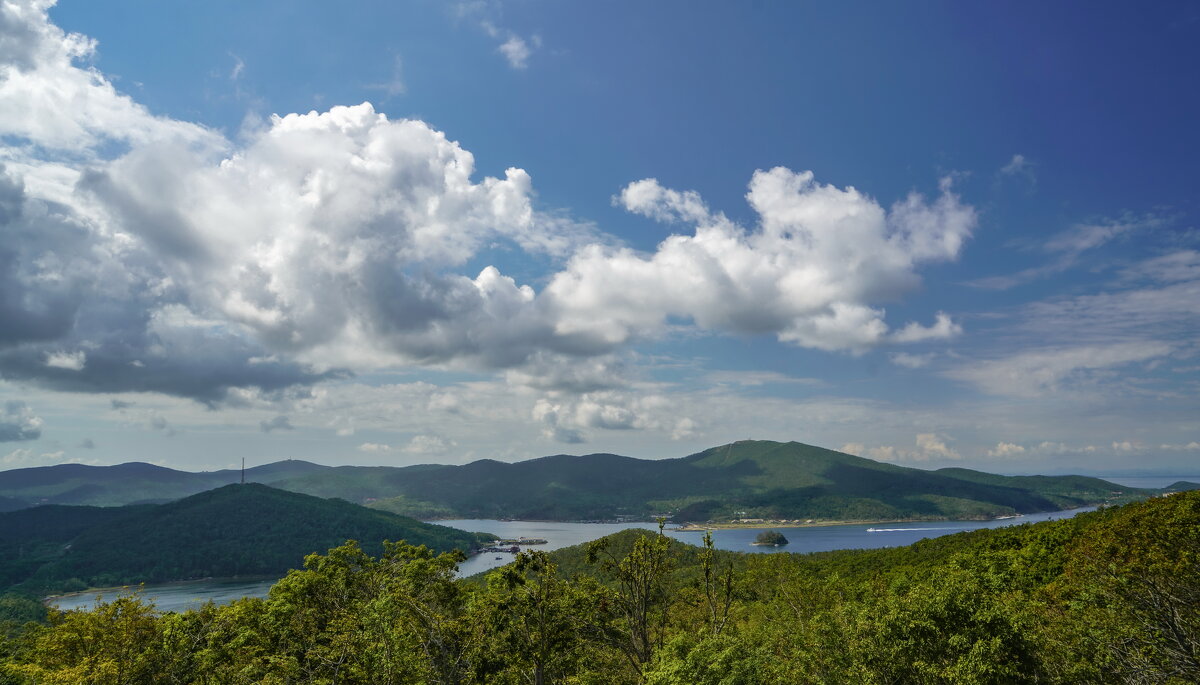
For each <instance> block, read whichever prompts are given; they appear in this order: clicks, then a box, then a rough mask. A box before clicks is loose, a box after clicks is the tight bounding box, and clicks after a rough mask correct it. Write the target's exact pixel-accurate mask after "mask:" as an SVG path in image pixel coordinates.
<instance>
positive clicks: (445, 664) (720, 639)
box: [0, 492, 1200, 685]
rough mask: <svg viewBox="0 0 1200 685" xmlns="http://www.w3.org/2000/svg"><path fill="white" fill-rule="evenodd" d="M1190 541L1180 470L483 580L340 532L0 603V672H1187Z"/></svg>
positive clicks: (795, 677) (586, 677)
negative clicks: (824, 532) (155, 576)
mask: <svg viewBox="0 0 1200 685" xmlns="http://www.w3.org/2000/svg"><path fill="white" fill-rule="evenodd" d="M1197 559H1200V492H1184V493H1178V494H1174V495H1170V496H1167V497H1155V498H1152V499H1149V500H1146V501H1143V502H1138V503H1134V504H1129V505H1126V506H1121V507H1108V508H1104V509H1102V510H1099V511H1094V512H1089V513H1085V514H1081V515H1078V516H1076V517H1073V518H1069V519H1062V520H1058V521H1047V522H1043V523H1037V524H1032V525H1020V526H1008V527H1003V528H998V529H993V530H987V529H984V530H976V531H972V532H967V533H960V534H957V535H947V536H944V537H939V538H935V539H929V540H923V541H921V542H919V543H917V544H915V545H910V546H908V547H899V548H893V549H880V550H861V551H841V552H827V553H822V554H811V555H804V554H786V553H782V554H744V553H736V552H719V551H715V550H708V549H701V548H697V547H694V546H691V545H686V544H683V543H680V542H678V541H674V540H672V539H671V538H670V537H668V536H665V535H657V534H655V533H651V532H647V531H641V530H637V531H634V530H628V531H624V532H623V533H619V534H617V535H615V536H611V537H609V538H606V539H602V540H598V541H594V542H592V543H589V544H587V545H583V546H579V547H575V548H567V549H561V550H556V551H554V552H551V553H549V554H545V553H541V552H536V551H535V552H527V553H522V554H521V555H519V556H518V557H517V559H516V560H515V561H514V563H512V564H509V565H507V566H505V567H502V568H500V569H495V570H493V571H492V572H490V573H489V574H488V576H487V577H486V578H483V579H480V578H471V579H463V580H457V579H455V577H454V569H455V560H454V558H453V557H450V556H449V555H446V556H442V557H433V556H432V555H431V554H430V553H429V552H428V550H422V549H418V548H412V547H408V546H404V545H396V546H389V547H388V548H387V549H385V550H384V555H383V557H381V558H373V557H372V556H370V555H366V554H364V553H363V552H362V551H361V550H360V549H358V548H357V547H355V546H353V545H346V546H342V547H339V548H336V549H333V550H330V552H329V554H327V555H324V556H319V557H318V556H312V557H309V559H308V560H307V561H306V567H305V569H304V570H298V571H294V572H291V573H289V574H288V575H287V576H286V577H284V578H283V579H282V580H280V581H279V582H278V583H276V584H275V586H274V587H273V588H272V589H271V592H270V594H269V595H268V596H267V597H265V598H246V599H242V600H239V601H237V602H234V603H232V604H229V605H225V606H213V605H208V606H205V607H203V608H201V609H199V610H192V611H186V612H183V613H165V614H161V613H157V612H155V611H154V609H153V608H152V607H151V606H149V605H147V604H146V603H145V602H144V601H142V600H140V599H139V598H138V597H136V596H120V597H117V598H115V599H114V598H109V599H110V601H109V602H108V603H105V604H101V605H100V606H98V607H96V608H94V609H92V610H91V611H87V612H80V611H69V612H64V613H52V614H51V615H50V617H49V620H48V621H46V625H36V624H28V625H24V626H19V625H18V626H14V625H13V624H12V623H9V624H8V626H7V628H8V630H10V631H12V635H11V637H10V638H9V639H8V640H7V641H6V640H5V638H4V633H3V630H4V628H5V625H4V621H3V620H2V617H3V616H4V614H3V611H4V609H6V608H10V609H11V608H12V607H11V606H10V607H5V605H3V604H0V683H81V682H88V683H109V682H112V683H116V682H122V683H160V682H170V683H181V684H194V685H209V684H211V683H241V682H247V683H249V682H255V683H259V682H262V683H266V682H270V683H301V682H304V683H343V684H345V685H375V684H377V683H539V682H540V683H605V685H740V684H746V685H748V684H754V685H793V684H794V683H876V684H878V683H923V684H924V683H928V684H930V685H1047V684H1052V685H1081V684H1095V685H1101V684H1107V683H1146V684H1150V683H1154V684H1160V685H1187V684H1194V683H1197V682H1200V656H1198V653H1197V645H1200V612H1197V610H1196V607H1198V606H1200V564H1197ZM33 608H35V609H36V608H37V607H36V606H35V607H33ZM9 613H10V615H11V613H12V612H11V611H10V612H9Z"/></svg>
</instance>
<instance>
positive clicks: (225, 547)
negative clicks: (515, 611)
mask: <svg viewBox="0 0 1200 685" xmlns="http://www.w3.org/2000/svg"><path fill="white" fill-rule="evenodd" d="M0 531H4V532H2V533H0V580H2V581H3V584H4V586H11V585H20V586H21V587H22V588H27V589H30V590H37V591H42V590H47V589H82V588H83V587H94V586H105V585H121V584H129V583H138V582H162V581H169V580H182V579H189V578H204V577H225V576H257V575H282V574H283V573H285V572H286V571H287V570H288V569H291V568H297V567H299V566H300V564H301V562H302V561H303V559H304V557H305V556H306V555H308V554H311V553H313V552H324V551H325V550H327V549H329V548H331V547H336V546H337V545H340V544H342V543H344V542H345V541H346V540H347V539H354V540H359V541H361V543H362V546H363V548H364V549H365V550H367V551H369V552H371V553H373V554H378V553H379V552H380V551H381V550H382V541H383V540H393V541H398V540H406V541H408V542H409V543H411V544H422V545H426V546H428V547H430V548H432V549H434V550H436V551H439V552H446V551H450V550H452V549H461V550H464V551H469V550H472V549H474V548H476V547H478V546H479V544H480V543H481V540H483V539H490V538H491V536H488V535H483V536H481V535H477V534H473V533H466V532H463V531H460V530H456V529H453V528H448V527H445V526H436V525H431V524H426V523H421V522H420V521H416V520H413V519H410V518H406V517H403V516H397V515H395V514H390V513H387V512H382V511H376V510H373V509H367V508H365V507H361V506H358V505H355V504H351V503H349V502H346V501H344V500H325V499H320V498H317V497H312V496H309V495H303V494H299V493H294V492H286V491H283V490H278V489H275V488H270V487H267V486H264V485H258V484H246V485H227V486H224V487H221V488H217V489H215V490H209V491H207V492H203V493H200V494H198V495H193V496H191V497H187V498H185V499H181V500H178V501H176V502H171V503H170V504H163V505H137V506H127V507H114V508H97V507H69V506H45V507H35V508H32V509H25V510H21V511H16V512H9V513H5V514H0Z"/></svg>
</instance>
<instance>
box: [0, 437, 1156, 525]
mask: <svg viewBox="0 0 1200 685" xmlns="http://www.w3.org/2000/svg"><path fill="white" fill-rule="evenodd" d="M238 475H239V474H238V472H236V471H217V472H212V473H185V472H182V471H172V470H170V469H164V468H161V467H156V466H151V465H149V464H122V465H120V466H114V467H82V466H78V465H65V466H60V467H50V468H43V469H22V470H20V471H13V472H0V497H8V498H12V499H19V500H23V501H27V502H44V503H49V502H58V503H64V504H106V505H110V504H122V503H131V502H139V501H141V502H163V501H169V500H171V499H177V498H179V497H185V496H187V495H191V494H194V493H196V492H200V491H202V490H206V489H209V488H212V487H218V486H220V485H223V484H226V483H228V482H231V481H234V480H236V479H237V478H238ZM246 476H247V480H248V481H253V482H262V483H265V484H267V485H270V486H272V487H276V488H280V489H283V490H289V491H292V492H299V493H304V494H308V495H313V496H316V497H322V498H329V497H340V498H342V499H345V500H347V501H350V502H355V503H359V504H363V505H366V506H369V507H372V508H374V509H378V510H382V511H389V512H392V513H396V514H401V515H405V516H412V517H416V518H426V519H428V518H517V519H543V520H576V521H578V520H598V519H602V520H611V519H614V518H618V517H638V518H647V517H651V516H654V515H658V514H667V515H669V516H671V517H672V518H673V519H674V520H676V521H710V520H713V521H730V520H734V519H738V518H763V519H788V520H794V519H821V520H897V519H939V518H989V517H995V516H1001V515H1011V514H1016V513H1030V512H1035V511H1048V510H1055V509H1063V508H1070V507H1078V506H1082V505H1089V504H1099V503H1114V502H1119V501H1127V500H1130V499H1137V498H1141V497H1146V496H1148V495H1149V494H1153V493H1155V492H1160V491H1147V490H1140V489H1137V488H1129V487H1124V486H1120V485H1115V484H1113V483H1108V482H1106V481H1103V480H1100V479H1096V478H1086V477H1082V476H997V475H992V474H987V473H981V472H978V471H971V470H969V469H941V470H939V471H926V470H922V469H914V468H906V467H902V466H897V465H894V464H884V463H880V462H876V461H872V460H870V459H864V458H861V457H856V456H852V455H849V454H843V453H841V452H836V451H834V450H829V449H824V448H821V447H814V446H812V445H805V444H802V443H798V442H787V443H781V442H771V441H765V440H745V441H741V442H736V443H732V444H729V445H722V446H720V447H714V448H712V449H708V450H705V451H703V452H700V453H698V454H693V455H691V456H687V457H682V458H675V459H633V458H630V457H622V456H619V455H615V454H589V455H584V456H570V455H565V454H560V455H554V456H549V457H542V458H540V459H530V460H528V461H522V462H517V463H511V464H510V463H504V462H499V461H494V460H490V459H484V460H480V461H476V462H473V463H470V464H465V465H462V466H446V465H422V466H409V467H402V468H398V467H384V466H373V467H365V466H339V467H328V466H319V465H316V464H309V463H307V462H300V461H287V462H279V463H276V464H268V465H266V466H260V467H257V468H254V469H248V470H247V472H246Z"/></svg>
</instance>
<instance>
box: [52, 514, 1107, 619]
mask: <svg viewBox="0 0 1200 685" xmlns="http://www.w3.org/2000/svg"><path fill="white" fill-rule="evenodd" d="M1094 508H1095V507H1086V508H1083V509H1071V510H1068V511H1055V512H1048V513H1044V514H1028V515H1025V516H1021V517H1017V518H1012V519H1003V520H995V521H924V522H905V523H903V524H890V525H889V524H878V523H875V524H867V523H862V524H849V525H838V526H805V527H802V528H777V530H779V531H781V532H782V533H783V534H784V535H785V536H787V538H788V541H789V543H790V544H788V545H787V546H785V547H755V546H753V545H752V544H751V543H752V542H754V538H755V537H757V536H758V534H759V533H761V532H762V531H764V530H771V528H769V527H767V528H726V529H717V530H714V531H712V535H713V544H714V545H716V547H717V548H718V549H724V550H730V551H735V552H754V553H760V554H777V553H780V552H801V553H803V552H825V551H829V550H835V549H877V548H880V547H898V546H901V545H909V544H912V543H914V542H916V541H917V540H920V539H922V538H928V537H937V536H939V535H949V534H952V533H957V532H961V531H965V530H976V529H978V528H999V527H1001V526H1011V525H1014V524H1021V523H1036V522H1038V521H1051V520H1054V519H1061V518H1069V517H1071V516H1074V515H1075V514H1077V513H1079V512H1081V511H1090V510H1092V509H1094ZM436 523H439V524H441V525H444V526H451V527H453V528H459V529H462V530H468V531H476V532H483V533H492V534H494V535H498V536H499V537H501V538H506V539H508V538H520V537H526V538H541V539H544V540H546V544H544V545H534V546H530V547H528V548H527V549H541V550H546V551H550V550H555V549H559V548H560V547H570V546H571V545H578V544H582V543H584V542H588V541H590V540H595V539H596V538H600V537H604V536H605V535H611V534H612V533H616V532H619V531H622V530H625V529H627V528H643V529H646V530H657V529H658V524H656V523H559V522H554V521H496V520H491V519H457V520H452V521H437V522H436ZM667 534H668V535H670V536H671V537H673V538H675V539H677V540H681V541H683V542H686V543H689V544H693V545H698V544H700V542H701V539H702V536H703V532H682V531H674V530H671V529H670V528H668V529H667ZM511 560H512V555H510V554H497V553H486V554H476V555H475V556H473V557H471V558H470V559H467V560H466V561H464V562H463V563H462V564H461V565H460V566H459V575H461V576H470V575H474V574H476V573H479V572H481V571H486V570H488V569H492V568H496V567H498V566H502V565H504V564H507V563H508V562H509V561H511ZM274 584H275V581H274V580H261V581H237V580H204V581H190V582H186V583H168V584H163V585H147V586H145V589H144V590H143V591H142V596H143V597H144V598H146V599H148V600H152V601H154V603H155V605H156V606H157V607H158V609H159V610H161V611H183V610H185V609H194V608H197V607H199V606H200V605H202V604H204V602H207V601H210V600H211V601H213V602H216V603H217V604H225V603H228V602H232V601H233V600H235V599H238V598H240V597H265V596H266V594H267V591H268V590H269V589H270V588H271V586H272V585H274ZM118 591H119V589H113V590H107V591H103V593H102V594H103V595H104V597H106V598H108V599H112V598H113V597H115V596H116V594H117V592H118ZM95 596H96V591H95V590H93V591H91V592H87V593H79V594H76V595H68V596H64V597H60V598H56V599H54V600H53V604H54V605H55V606H57V607H58V608H60V609H79V608H84V609H86V608H89V607H90V606H91V605H92V603H93V601H94V599H95Z"/></svg>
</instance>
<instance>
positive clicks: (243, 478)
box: [242, 457, 246, 485]
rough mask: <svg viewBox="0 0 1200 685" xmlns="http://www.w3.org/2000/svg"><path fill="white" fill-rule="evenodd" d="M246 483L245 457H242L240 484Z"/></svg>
mask: <svg viewBox="0 0 1200 685" xmlns="http://www.w3.org/2000/svg"><path fill="white" fill-rule="evenodd" d="M245 484H246V458H245V457H242V485H245Z"/></svg>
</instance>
